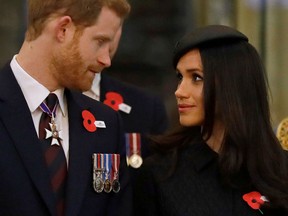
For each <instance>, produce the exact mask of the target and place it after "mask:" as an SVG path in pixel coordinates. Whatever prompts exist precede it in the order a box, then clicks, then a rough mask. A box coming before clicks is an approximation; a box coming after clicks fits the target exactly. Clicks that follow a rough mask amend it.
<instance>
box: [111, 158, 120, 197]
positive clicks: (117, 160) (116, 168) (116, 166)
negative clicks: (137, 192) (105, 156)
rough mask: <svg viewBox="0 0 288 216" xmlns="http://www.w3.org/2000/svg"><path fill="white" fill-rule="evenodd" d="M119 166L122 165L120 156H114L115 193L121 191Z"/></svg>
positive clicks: (113, 187) (113, 188)
mask: <svg viewBox="0 0 288 216" xmlns="http://www.w3.org/2000/svg"><path fill="white" fill-rule="evenodd" d="M119 165H120V155H119V154H112V175H113V177H112V179H113V181H112V190H113V192H114V193H118V192H119V191H120V182H119Z"/></svg>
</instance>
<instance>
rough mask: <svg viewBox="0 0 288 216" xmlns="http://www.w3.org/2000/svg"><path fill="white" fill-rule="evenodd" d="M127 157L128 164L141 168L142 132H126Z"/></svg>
mask: <svg viewBox="0 0 288 216" xmlns="http://www.w3.org/2000/svg"><path fill="white" fill-rule="evenodd" d="M125 136H126V158H127V160H128V163H127V164H128V165H130V166H131V167H133V168H135V169H136V168H139V167H140V166H141V165H142V163H143V159H142V157H141V135H140V133H126V134H125Z"/></svg>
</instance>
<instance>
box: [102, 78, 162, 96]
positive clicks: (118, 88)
mask: <svg viewBox="0 0 288 216" xmlns="http://www.w3.org/2000/svg"><path fill="white" fill-rule="evenodd" d="M100 85H101V87H100V88H104V89H109V90H108V91H114V92H117V93H119V94H123V96H133V97H137V98H138V99H139V98H141V99H142V100H155V99H159V98H160V96H158V95H157V94H153V93H152V92H149V91H148V90H146V89H143V88H141V87H139V86H136V85H135V84H132V83H128V82H125V81H122V80H119V79H116V78H114V77H111V76H109V75H107V74H104V75H102V78H101V84H100ZM108 91H107V92H108Z"/></svg>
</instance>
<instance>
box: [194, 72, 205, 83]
mask: <svg viewBox="0 0 288 216" xmlns="http://www.w3.org/2000/svg"><path fill="white" fill-rule="evenodd" d="M192 80H193V81H194V82H199V81H203V77H202V76H200V75H199V74H193V75H192Z"/></svg>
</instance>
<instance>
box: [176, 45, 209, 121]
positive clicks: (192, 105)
mask: <svg viewBox="0 0 288 216" xmlns="http://www.w3.org/2000/svg"><path fill="white" fill-rule="evenodd" d="M176 71H177V77H178V79H179V83H178V87H177V90H176V91H175V96H176V99H177V104H178V112H179V121H180V124H181V125H183V126H201V125H202V124H203V122H204V118H205V115H204V99H203V82H204V80H203V67H202V62H201V56H200V52H199V50H198V49H193V50H191V51H189V52H187V53H186V54H185V55H183V56H182V57H181V58H180V60H179V62H178V64H177V68H176Z"/></svg>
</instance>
